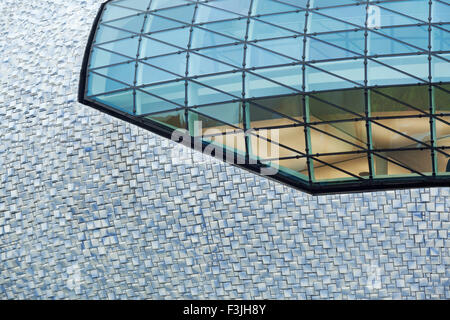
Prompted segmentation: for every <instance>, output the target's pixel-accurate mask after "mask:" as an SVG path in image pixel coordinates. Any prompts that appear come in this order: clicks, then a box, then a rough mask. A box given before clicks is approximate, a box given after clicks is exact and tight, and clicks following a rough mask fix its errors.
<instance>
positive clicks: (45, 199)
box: [0, 0, 450, 300]
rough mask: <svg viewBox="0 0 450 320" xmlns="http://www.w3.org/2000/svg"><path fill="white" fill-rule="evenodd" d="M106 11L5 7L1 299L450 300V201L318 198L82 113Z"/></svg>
mask: <svg viewBox="0 0 450 320" xmlns="http://www.w3.org/2000/svg"><path fill="white" fill-rule="evenodd" d="M102 2H103V1H102V0H83V1H79V0H33V1H16V0H2V1H0V12H2V14H1V15H0V52H1V53H2V56H1V59H0V119H1V120H2V121H0V299H177V300H179V299H447V300H448V299H450V274H449V270H450V250H449V248H450V241H449V237H448V235H449V232H450V219H449V218H450V215H449V213H450V187H448V186H447V187H433V188H409V189H402V190H385V191H373V192H352V193H341V194H327V195H319V196H313V195H310V194H308V193H305V192H302V191H298V190H295V189H294V188H291V187H288V186H286V185H283V184H281V183H278V182H277V181H273V180H270V179H266V178H265V177H262V176H259V175H256V174H253V173H251V172H248V171H246V170H242V169H241V168H239V167H236V166H233V165H230V164H228V163H226V162H224V161H221V160H218V159H215V158H213V157H210V156H207V155H205V154H202V153H200V152H197V151H196V150H193V149H190V148H187V147H185V146H183V145H181V144H178V143H176V142H174V141H171V140H170V139H166V138H163V137H160V136H158V135H157V134H154V133H153V132H150V131H148V130H145V129H142V128H140V127H138V126H136V125H132V124H130V123H129V122H127V121H123V120H120V119H117V118H114V117H112V116H110V115H109V114H106V113H104V111H108V112H109V113H111V114H112V112H113V111H114V110H115V109H114V108H110V109H107V107H108V105H106V104H104V105H102V111H103V112H100V111H98V110H96V109H94V108H91V107H88V106H85V105H83V104H80V103H78V102H77V95H78V88H79V81H80V69H81V68H82V63H83V53H84V52H85V49H86V45H87V44H88V43H90V42H89V39H88V37H89V31H90V30H91V26H92V22H93V21H94V20H95V18H96V14H97V12H98V9H99V7H100V5H101V3H102ZM139 2H141V1H135V2H134V3H135V4H137V3H139ZM142 2H146V1H145V0H142ZM425 2H427V1H425ZM432 2H433V5H435V4H436V3H437V4H438V5H440V4H443V3H445V1H444V2H442V1H432ZM114 3H116V2H111V3H110V5H112V4H114ZM124 3H125V2H122V4H124ZM127 3H128V4H127V5H128V6H130V3H131V2H127ZM209 3H210V4H212V3H213V1H210V2H209ZM342 3H345V1H342ZM399 3H400V2H399ZM116 4H119V5H120V3H119V2H117V3H116ZM380 5H381V2H380ZM314 6H315V5H314ZM314 6H312V8H314ZM130 7H131V6H130ZM134 9H136V8H134ZM107 10H109V9H107ZM132 11H133V12H134V13H136V14H137V13H139V12H138V11H136V10H132ZM163 21H164V20H163ZM105 22H106V20H105ZM437 26H439V27H445V24H437ZM380 30H382V29H380ZM169 39H171V38H170V37H167V39H166V40H169ZM92 41H93V40H92V39H91V42H92ZM142 41H144V40H142ZM167 42H168V41H167ZM99 43H100V42H99ZM94 50H95V49H94ZM440 55H442V53H441V54H440ZM433 57H434V56H433ZM433 57H432V58H433ZM433 59H434V58H433ZM131 64H133V62H132V63H131ZM92 67H93V66H92ZM440 69H441V70H442V68H440ZM241 76H242V72H241ZM199 79H200V78H199ZM184 80H187V79H184ZM184 80H182V81H184ZM194 80H195V79H194ZM188 84H189V83H188ZM443 84H444V82H443V83H442V84H439V83H437V84H436V85H437V86H439V87H440V88H441V87H442V88H443V86H442V85H443ZM410 85H411V84H410ZM402 86H405V87H407V86H406V85H402ZM433 88H434V87H433ZM436 88H437V87H436ZM436 88H434V89H435V91H436V92H440V91H438V90H436ZM136 89H137V88H136ZM347 89H348V90H353V89H354V88H347ZM325 91H327V90H325ZM325 91H324V92H325ZM328 91H329V92H334V91H331V90H328ZM441 91H442V90H441ZM152 92H156V91H152ZM443 92H444V91H443ZM383 93H384V94H389V95H391V94H392V95H394V94H395V92H393V91H383ZM444 93H445V92H444ZM330 94H331V93H330ZM168 97H169V95H165V96H164V98H168ZM286 97H288V95H286ZM401 97H403V99H406V95H401V96H397V99H398V100H400V98H401ZM308 99H309V101H310V102H311V100H312V98H311V97H308V96H307V100H308ZM323 99H324V98H323ZM346 99H350V98H346ZM417 99H419V97H417V98H414V99H413V98H411V99H410V100H408V101H410V104H412V105H414V104H413V102H416V100H417ZM92 100H93V99H92ZM86 101H91V100H86ZM345 101H348V100H345ZM350 101H353V100H351V99H350ZM389 101H390V100H389ZM420 101H422V100H420ZM105 102H106V100H105ZM250 102H251V101H250ZM219 104H220V103H219ZM120 105H122V104H120ZM309 106H310V107H309V108H310V110H311V105H309ZM97 108H99V107H98V106H97ZM330 108H331V107H330ZM198 109H200V108H198ZM277 110H278V111H279V112H280V113H283V114H286V113H287V112H288V111H286V110H282V109H280V108H278V109H277ZM188 111H190V110H188ZM114 112H115V111H114ZM205 113H206V111H205ZM118 114H119V113H118V112H117V113H114V115H115V116H119V115H118ZM126 114H128V115H130V117H126V116H125V115H126ZM298 114H300V113H298ZM311 114H312V113H311ZM336 114H337V113H332V112H330V117H331V116H334V115H336ZM435 114H437V113H436V111H435ZM219 115H220V114H219V113H217V114H216V115H215V116H216V117H220V116H219ZM120 116H121V117H122V118H123V119H126V120H129V121H133V119H135V118H134V115H131V114H129V113H123V114H121V115H120ZM205 117H206V116H205ZM265 117H266V116H265V115H264V114H263V113H261V115H260V118H257V119H260V120H261V119H263V120H261V121H269V120H264V119H266V118H265ZM296 117H297V116H296ZM311 117H312V116H311ZM136 118H137V117H136ZM416 118H418V117H416ZM441 118H443V117H441ZM176 119H179V118H176ZM271 119H272V118H271ZM275 119H277V118H275ZM296 119H301V117H297V118H296ZM163 120H164V121H166V123H167V122H168V121H167V120H165V118H157V119H155V121H154V122H152V128H156V127H157V126H156V125H157V124H161V125H160V127H158V128H161V131H158V132H159V133H161V134H163V133H164V132H163V131H162V129H164V128H165V127H166V126H165V125H163V123H164V121H163ZM344 120H346V119H344ZM157 121H159V122H157ZM135 122H136V123H137V124H140V125H142V122H139V121H135ZM170 123H171V124H172V125H173V127H176V124H177V122H176V121H175V119H174V121H173V122H170ZM436 123H437V120H436ZM142 126H143V125H142ZM211 126H213V124H211ZM205 127H207V126H206V125H205ZM436 128H438V127H436ZM152 130H155V129H152ZM273 130H275V129H273ZM292 130H294V129H292ZM311 131H312V129H311ZM436 131H437V133H436V136H437V135H438V130H436ZM272 133H273V132H272ZM271 137H272V138H273V135H272V136H271ZM311 137H312V136H311ZM312 139H314V138H312ZM283 141H285V140H283ZM320 141H321V140H319V142H320ZM285 143H287V142H286V141H285ZM430 157H431V156H430ZM437 159H439V155H438V156H437ZM438 163H439V162H438ZM375 165H376V164H375ZM438 168H439V167H438ZM440 168H441V169H439V170H440V172H441V173H442V167H440ZM388 170H389V168H388ZM358 174H359V172H358ZM300 180H301V179H300ZM301 181H303V180H301Z"/></svg>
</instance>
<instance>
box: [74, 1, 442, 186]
mask: <svg viewBox="0 0 450 320" xmlns="http://www.w3.org/2000/svg"><path fill="white" fill-rule="evenodd" d="M449 17H450V6H449V5H448V3H446V2H445V1H439V0H437V1H433V2H431V1H422V0H403V1H397V0H396V1H392V0H390V1H376V2H375V1H373V2H372V1H357V0H348V1H341V2H338V3H337V2H335V1H328V0H324V1H321V0H296V1H281V0H280V1H278V0H217V1H191V0H176V1H162V0H161V1H158V0H150V1H133V0H119V1H109V2H107V3H106V4H105V5H104V6H103V7H102V10H101V11H100V13H99V17H98V20H97V21H96V23H95V25H94V28H93V31H92V32H93V33H92V42H91V44H90V46H89V51H88V52H87V54H86V57H85V59H86V61H85V62H86V64H85V66H84V69H83V75H82V83H81V86H80V101H81V102H83V103H86V104H90V105H93V106H96V107H98V108H100V109H103V110H105V111H107V112H112V113H113V114H115V115H118V116H121V117H123V118H125V119H127V120H129V121H132V122H134V123H138V124H140V125H142V126H144V127H146V128H148V129H150V130H152V131H155V132H158V133H160V134H163V135H166V136H169V135H170V134H171V133H172V132H173V130H176V129H178V130H179V129H182V130H187V132H188V134H189V136H191V137H194V138H195V139H199V140H201V141H202V144H203V149H205V148H207V146H208V145H209V146H210V147H211V144H212V145H213V146H215V148H216V149H217V148H218V149H221V150H222V151H226V152H232V153H234V155H235V156H236V158H234V157H233V159H234V160H235V162H237V163H238V164H240V165H241V166H243V167H246V168H248V169H250V170H252V171H254V172H257V173H261V170H262V168H267V167H269V168H276V172H275V173H273V174H271V176H272V177H273V178H275V179H277V180H280V181H282V182H285V183H288V184H290V185H291V186H294V187H297V188H301V189H304V190H307V191H310V192H313V193H320V192H333V191H343V190H349V191H350V190H362V189H373V188H393V187H411V186H432V185H436V186H437V185H448V184H449V174H450V173H449V172H448V170H449V169H450V168H449V165H450V122H449V121H450V84H449V83H450V63H449V62H450V60H449V59H450V45H449V37H448V33H449V30H450V29H449V28H450V27H449V26H450V20H449ZM207 150H210V148H209V149H207ZM216 153H217V152H216ZM223 153H224V152H221V153H220V156H222V154H223ZM238 158H242V160H236V159H238Z"/></svg>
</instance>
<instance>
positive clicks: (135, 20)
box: [107, 13, 145, 33]
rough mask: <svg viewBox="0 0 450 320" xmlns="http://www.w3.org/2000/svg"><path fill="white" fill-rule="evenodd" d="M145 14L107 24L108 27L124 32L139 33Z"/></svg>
mask: <svg viewBox="0 0 450 320" xmlns="http://www.w3.org/2000/svg"><path fill="white" fill-rule="evenodd" d="M144 17H145V14H144V13H141V14H139V15H134V16H132V17H129V18H123V19H119V20H116V21H111V22H108V23H107V25H108V26H112V27H116V28H120V29H124V30H126V31H130V32H134V33H140V32H141V30H142V27H143V26H144Z"/></svg>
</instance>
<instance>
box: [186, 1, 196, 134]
mask: <svg viewBox="0 0 450 320" xmlns="http://www.w3.org/2000/svg"><path fill="white" fill-rule="evenodd" d="M198 3H199V2H198V0H197V2H196V3H195V7H194V13H193V15H192V22H191V25H190V28H189V40H188V45H187V51H186V73H185V77H186V79H185V80H184V119H185V122H186V129H187V132H191V131H190V126H189V112H188V108H187V107H188V105H189V101H188V96H189V90H188V83H189V81H188V80H187V79H188V76H189V58H190V55H191V45H192V34H193V33H194V27H193V25H194V23H195V19H196V17H197V11H198Z"/></svg>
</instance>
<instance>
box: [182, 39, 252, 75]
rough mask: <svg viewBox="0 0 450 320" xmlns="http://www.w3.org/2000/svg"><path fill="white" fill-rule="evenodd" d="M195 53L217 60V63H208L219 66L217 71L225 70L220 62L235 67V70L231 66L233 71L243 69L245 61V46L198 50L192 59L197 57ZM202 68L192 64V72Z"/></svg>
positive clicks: (212, 61)
mask: <svg viewBox="0 0 450 320" xmlns="http://www.w3.org/2000/svg"><path fill="white" fill-rule="evenodd" d="M195 53H198V54H199V55H202V56H206V57H210V58H211V59H215V60H217V61H214V60H210V61H211V62H208V63H214V64H219V65H218V66H217V67H215V68H217V69H221V68H223V66H220V65H221V63H220V62H223V63H226V64H231V65H233V66H235V67H234V68H233V67H231V66H229V67H230V68H232V69H235V68H242V63H243V60H244V48H243V45H231V46H226V47H220V48H211V49H203V50H198V51H195V52H194V53H193V54H192V55H191V57H194V56H195V55H196V54H195ZM208 60H209V59H208ZM219 61H220V62H219ZM202 67H203V66H200V65H195V64H194V63H191V64H190V70H192V72H194V70H196V69H201V68H202Z"/></svg>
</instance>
